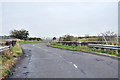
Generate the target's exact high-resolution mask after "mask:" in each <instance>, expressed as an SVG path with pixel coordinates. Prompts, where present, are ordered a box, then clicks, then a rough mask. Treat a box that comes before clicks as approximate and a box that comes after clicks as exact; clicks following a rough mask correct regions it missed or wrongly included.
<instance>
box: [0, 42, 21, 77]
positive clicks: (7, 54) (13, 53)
mask: <svg viewBox="0 0 120 80" xmlns="http://www.w3.org/2000/svg"><path fill="white" fill-rule="evenodd" d="M2 53H3V54H2V57H0V59H1V66H2V67H0V72H1V74H0V75H1V77H0V79H2V78H4V77H6V76H7V75H9V73H10V69H12V67H13V66H14V65H15V63H16V61H17V60H18V58H17V57H18V56H21V55H22V49H21V47H20V45H19V44H18V43H16V45H15V46H14V47H12V48H11V49H9V50H5V51H3V52H2Z"/></svg>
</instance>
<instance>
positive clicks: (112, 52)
mask: <svg viewBox="0 0 120 80" xmlns="http://www.w3.org/2000/svg"><path fill="white" fill-rule="evenodd" d="M47 46H50V47H54V48H60V49H67V50H73V51H87V52H97V53H104V54H109V55H114V56H120V54H115V51H109V50H107V51H104V50H102V49H90V48H89V47H88V46H75V45H72V46H68V45H62V44H57V43H48V44H47Z"/></svg>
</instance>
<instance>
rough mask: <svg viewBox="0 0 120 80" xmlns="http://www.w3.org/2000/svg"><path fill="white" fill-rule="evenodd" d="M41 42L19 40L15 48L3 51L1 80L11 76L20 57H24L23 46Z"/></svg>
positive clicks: (0, 57) (0, 69) (0, 63)
mask: <svg viewBox="0 0 120 80" xmlns="http://www.w3.org/2000/svg"><path fill="white" fill-rule="evenodd" d="M41 42H42V41H24V40H19V41H17V43H16V44H15V46H14V47H12V48H11V49H9V50H5V51H3V52H2V55H0V80H1V79H3V78H4V77H6V76H7V75H9V73H10V72H11V69H12V68H13V66H14V65H15V63H16V62H17V61H18V60H19V59H18V57H19V56H21V55H22V49H21V47H20V45H21V44H24V43H41Z"/></svg>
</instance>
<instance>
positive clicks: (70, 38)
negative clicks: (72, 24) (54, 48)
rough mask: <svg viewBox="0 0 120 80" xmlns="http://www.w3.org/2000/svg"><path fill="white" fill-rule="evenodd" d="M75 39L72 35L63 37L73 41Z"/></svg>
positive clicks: (64, 39) (65, 39)
mask: <svg viewBox="0 0 120 80" xmlns="http://www.w3.org/2000/svg"><path fill="white" fill-rule="evenodd" d="M73 39H74V37H73V36H71V35H65V36H64V37H63V41H72V40H73Z"/></svg>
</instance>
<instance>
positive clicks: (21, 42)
mask: <svg viewBox="0 0 120 80" xmlns="http://www.w3.org/2000/svg"><path fill="white" fill-rule="evenodd" d="M42 42H43V41H24V40H21V41H18V42H17V43H19V44H25V43H42Z"/></svg>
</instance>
